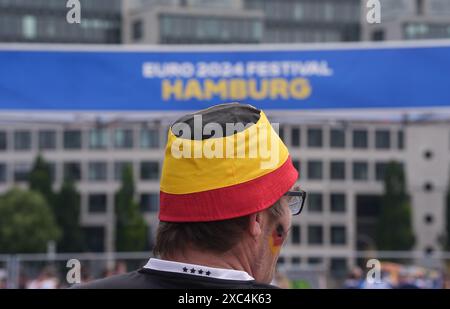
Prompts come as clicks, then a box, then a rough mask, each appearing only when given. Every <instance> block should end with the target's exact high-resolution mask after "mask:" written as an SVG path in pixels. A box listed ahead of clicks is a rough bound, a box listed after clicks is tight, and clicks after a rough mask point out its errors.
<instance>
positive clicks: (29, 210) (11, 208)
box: [0, 188, 60, 253]
mask: <svg viewBox="0 0 450 309" xmlns="http://www.w3.org/2000/svg"><path fill="white" fill-rule="evenodd" d="M59 237H60V230H59V228H58V226H57V225H56V222H55V219H54V217H53V214H52V212H51V210H50V207H49V206H48V203H47V202H46V200H45V199H44V198H43V197H42V195H41V194H40V193H38V192H33V191H23V190H20V189H17V188H14V189H11V190H10V191H8V192H6V193H5V194H4V195H2V196H0V251H1V253H35V252H45V251H46V250H47V244H48V242H49V241H57V240H58V239H59Z"/></svg>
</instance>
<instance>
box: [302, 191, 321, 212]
mask: <svg viewBox="0 0 450 309" xmlns="http://www.w3.org/2000/svg"><path fill="white" fill-rule="evenodd" d="M306 200H307V201H308V212H322V210H323V198H322V194H321V193H312V192H311V193H309V194H308V198H307V199H306Z"/></svg>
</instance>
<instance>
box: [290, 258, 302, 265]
mask: <svg viewBox="0 0 450 309" xmlns="http://www.w3.org/2000/svg"><path fill="white" fill-rule="evenodd" d="M301 262H302V259H301V258H300V257H299V256H294V257H292V259H291V263H292V265H300V263H301Z"/></svg>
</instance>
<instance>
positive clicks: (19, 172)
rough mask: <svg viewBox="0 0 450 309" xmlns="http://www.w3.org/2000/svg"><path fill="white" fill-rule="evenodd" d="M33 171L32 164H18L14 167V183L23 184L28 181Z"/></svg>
mask: <svg viewBox="0 0 450 309" xmlns="http://www.w3.org/2000/svg"><path fill="white" fill-rule="evenodd" d="M30 171H31V164H30V163H18V164H15V165H14V181H15V182H23V181H28V178H29V175H30Z"/></svg>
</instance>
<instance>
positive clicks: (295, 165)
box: [292, 160, 300, 178]
mask: <svg viewBox="0 0 450 309" xmlns="http://www.w3.org/2000/svg"><path fill="white" fill-rule="evenodd" d="M292 165H293V166H294V168H295V169H296V170H297V171H298V177H299V178H300V160H292Z"/></svg>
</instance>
